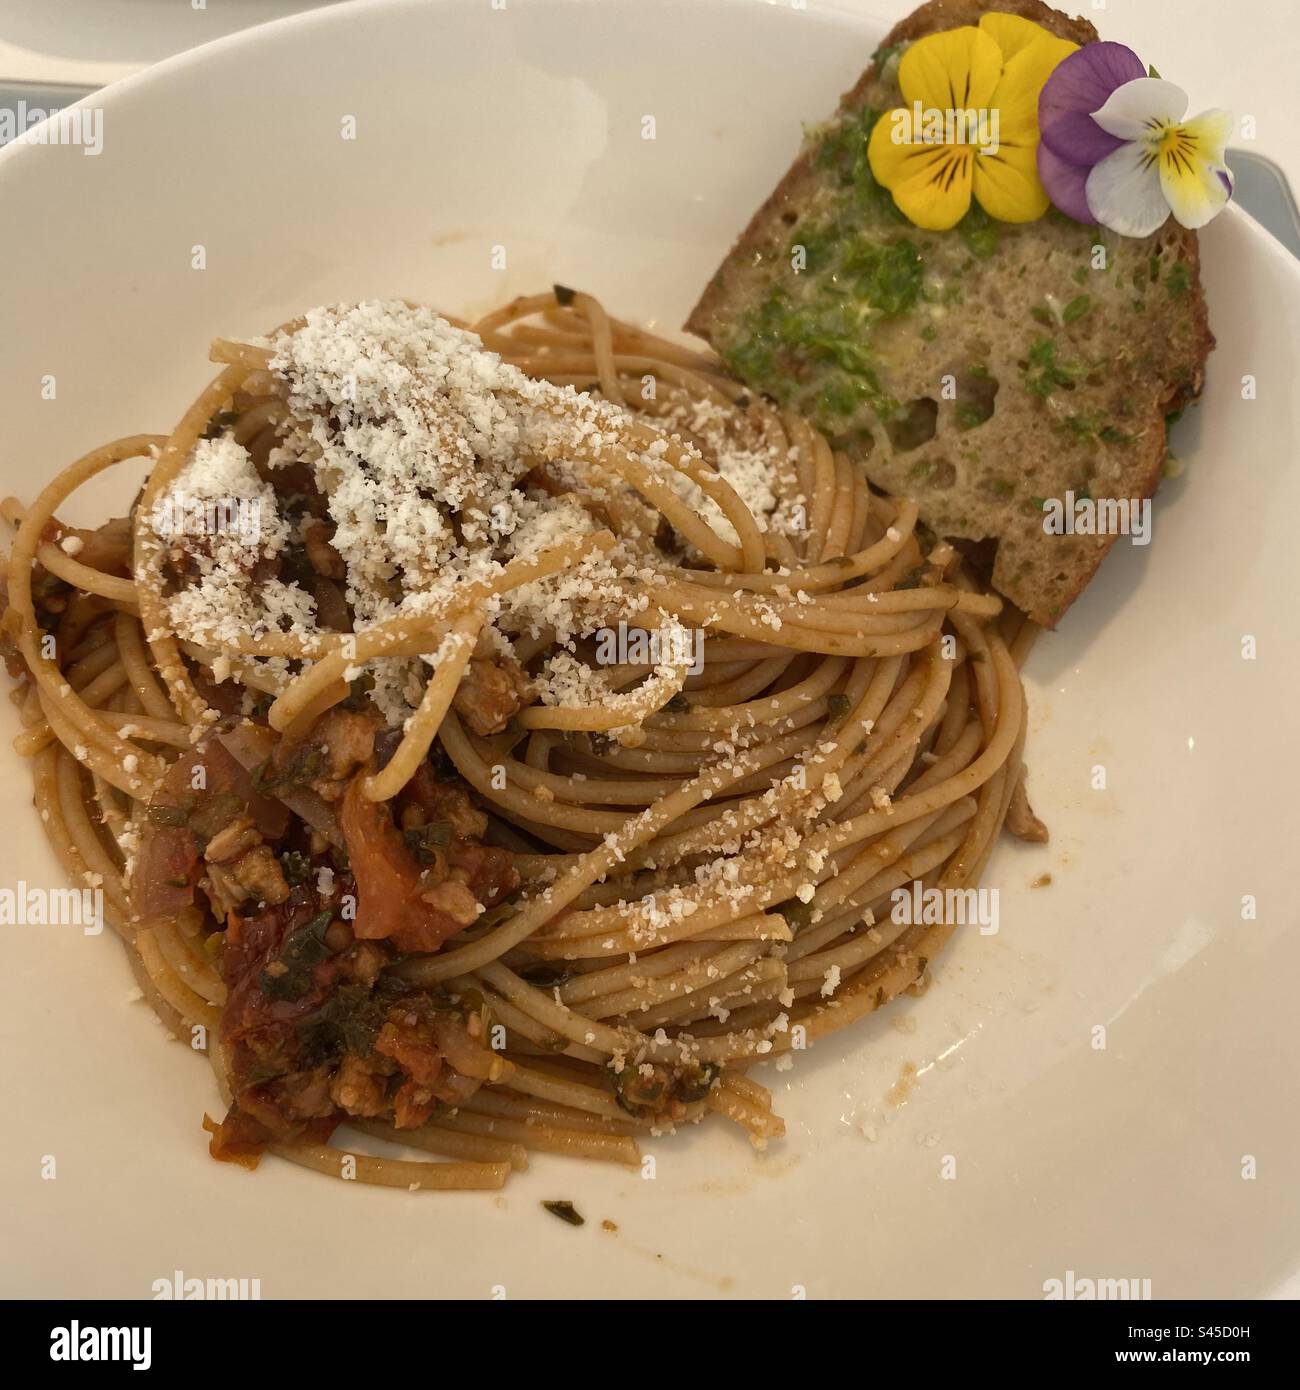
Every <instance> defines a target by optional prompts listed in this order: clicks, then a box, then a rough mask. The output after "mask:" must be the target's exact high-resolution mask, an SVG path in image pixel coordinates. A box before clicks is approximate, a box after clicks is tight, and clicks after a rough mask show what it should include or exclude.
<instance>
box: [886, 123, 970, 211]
mask: <svg viewBox="0 0 1300 1390" xmlns="http://www.w3.org/2000/svg"><path fill="white" fill-rule="evenodd" d="M886 119H887V118H886V117H882V118H881V119H880V120H879V121H877V122H876V126H875V129H874V130H873V131H872V132H871V143H870V145H868V147H867V157H868V159H869V160H870V161H871V172H872V173H873V174H874V175H875V178H876V182H877V183H879V184H881V185H883V186H884V187H885V188H888V189H889V191H890V192H891V193H892V194H893V195H894V202H895V203H897V204H898V207H899V210H900V211H901V212H902V213H903V215H904V216H905V217H906V218H907V220H908V221H909V222H913V223H915V224H916V226H918V227H924V228H925V229H926V230H927V231H930V232H946V231H947V230H948V229H949V228H950V227H955V226H956V225H957V223H958V222H960V221H961V219H962V218H963V217H965V216H966V214H967V212H968V211H969V210H970V190H971V166H972V164H973V163H975V162H976V155H975V151H974V150H973V149H972V148H971V146H969V145H907V144H895V143H894V140H893V138H892V137H891V135H890V133H889V130H888V129H882V128H884V127H885V122H886Z"/></svg>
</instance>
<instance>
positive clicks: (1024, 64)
mask: <svg viewBox="0 0 1300 1390" xmlns="http://www.w3.org/2000/svg"><path fill="white" fill-rule="evenodd" d="M991 17H992V16H989V15H986V16H985V18H986V19H987V18H991ZM999 18H1002V19H1010V18H1014V16H1012V15H1001V16H999ZM1026 22H1027V21H1026ZM1034 27H1035V28H1037V26H1036V25H1035V26H1034ZM1077 48H1078V45H1077V44H1073V43H1070V42H1069V40H1068V39H1058V38H1056V37H1055V35H1052V34H1049V33H1047V31H1046V30H1044V31H1043V37H1042V38H1041V39H1037V40H1035V41H1034V42H1032V43H1030V44H1029V45H1028V46H1027V47H1025V48H1022V49H1020V51H1019V52H1018V53H1017V54H1016V55H1015V56H1014V57H1013V58H1009V59H1008V60H1007V62H1006V66H1005V67H1004V68H1003V70H1002V78H1001V80H1000V81H999V82H998V85H997V90H996V91H995V92H994V93H993V106H994V109H995V110H996V111H997V113H998V126H999V131H998V137H999V139H1000V140H1003V141H1006V142H1009V143H1010V144H1013V145H1036V144H1037V143H1038V98H1039V96H1040V95H1041V94H1042V90H1043V85H1044V83H1046V81H1047V80H1048V78H1049V77H1050V76H1051V75H1052V73H1053V71H1054V70H1055V69H1056V68H1057V67H1059V66H1060V64H1061V63H1062V62H1063V61H1064V60H1065V59H1066V58H1068V57H1070V56H1071V55H1072V54H1073V53H1074V52H1075V51H1076V49H1077Z"/></svg>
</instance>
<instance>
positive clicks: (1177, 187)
mask: <svg viewBox="0 0 1300 1390" xmlns="http://www.w3.org/2000/svg"><path fill="white" fill-rule="evenodd" d="M1231 133H1232V113H1231V112H1229V111H1205V112H1202V114H1201V115H1199V116H1197V117H1196V118H1195V120H1191V121H1186V122H1185V123H1184V124H1183V125H1181V126H1179V127H1178V128H1177V129H1176V130H1172V131H1170V132H1169V133H1168V135H1166V136H1165V138H1164V140H1163V141H1162V142H1161V147H1160V187H1161V189H1162V190H1163V192H1164V195H1165V200H1166V202H1168V204H1169V206H1170V208H1171V209H1172V210H1173V214H1174V217H1175V218H1176V219H1177V220H1178V221H1179V222H1180V223H1181V224H1182V225H1183V226H1184V227H1192V228H1196V227H1204V226H1205V224H1206V223H1207V222H1208V221H1209V220H1210V219H1211V218H1212V217H1214V216H1216V215H1217V214H1218V213H1220V212H1222V211H1223V208H1224V206H1225V204H1226V203H1227V201H1228V199H1229V198H1230V197H1231V196H1232V173H1231V171H1230V170H1229V169H1228V166H1227V165H1226V164H1225V163H1224V162H1223V148H1224V146H1225V145H1226V144H1227V141H1228V136H1229V135H1230V134H1231ZM1225 176H1226V178H1225Z"/></svg>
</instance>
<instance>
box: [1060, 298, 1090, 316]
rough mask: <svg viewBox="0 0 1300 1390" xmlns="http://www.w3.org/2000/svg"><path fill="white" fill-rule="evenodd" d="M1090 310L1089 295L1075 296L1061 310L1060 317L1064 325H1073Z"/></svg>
mask: <svg viewBox="0 0 1300 1390" xmlns="http://www.w3.org/2000/svg"><path fill="white" fill-rule="evenodd" d="M1091 309H1092V299H1091V297H1090V296H1089V295H1086V294H1080V295H1076V296H1075V298H1074V299H1072V300H1070V302H1069V303H1068V304H1067V305H1066V306H1065V308H1064V309H1063V310H1062V312H1061V317H1062V318H1063V319H1064V320H1065V322H1066V323H1075V322H1077V321H1078V320H1079V319H1081V318H1083V316H1084V315H1085V314H1087V313H1088V312H1089V311H1090V310H1091Z"/></svg>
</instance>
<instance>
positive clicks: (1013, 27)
mask: <svg viewBox="0 0 1300 1390" xmlns="http://www.w3.org/2000/svg"><path fill="white" fill-rule="evenodd" d="M980 28H981V29H982V30H983V31H984V32H985V33H986V34H987V35H988V36H989V38H991V39H992V40H993V42H994V43H996V44H997V46H998V47H999V48H1000V49H1001V50H1002V61H1003V63H1007V62H1010V60H1011V59H1012V58H1014V57H1015V56H1016V54H1017V53H1020V52H1021V51H1022V50H1024V49H1026V48H1028V47H1029V46H1030V44H1034V43H1039V42H1041V41H1042V40H1043V39H1051V38H1055V35H1054V34H1052V33H1050V32H1049V31H1048V30H1047V29H1044V28H1043V26H1042V25H1041V24H1035V23H1034V21H1033V20H1032V19H1022V18H1021V17H1020V15H1018V14H1000V13H998V12H996V11H994V12H991V13H989V14H982V15H980ZM1073 46H1074V45H1073V44H1071V47H1073Z"/></svg>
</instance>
